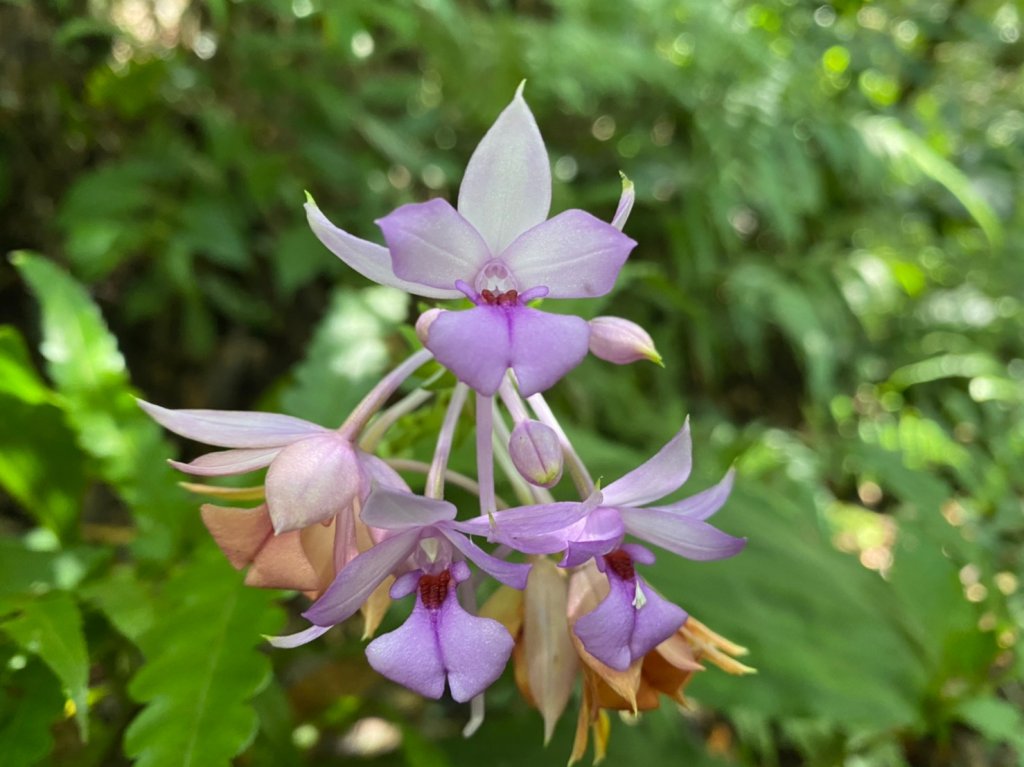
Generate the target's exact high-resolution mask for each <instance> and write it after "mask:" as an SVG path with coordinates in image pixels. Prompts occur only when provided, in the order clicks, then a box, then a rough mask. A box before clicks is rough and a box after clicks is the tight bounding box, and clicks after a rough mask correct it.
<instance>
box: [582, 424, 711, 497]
mask: <svg viewBox="0 0 1024 767" xmlns="http://www.w3.org/2000/svg"><path fill="white" fill-rule="evenodd" d="M692 463H693V454H692V445H691V442H690V421H689V419H687V421H686V423H685V424H683V428H682V429H680V430H679V433H678V434H676V436H674V437H673V438H672V439H671V440H669V441H668V443H667V444H666V445H665V446H664V447H663V448H662V449H661V450H659V451H658V453H657V455H655V456H654V457H653V458H651V459H649V460H648V461H647V462H646V463H644V464H642V465H641V466H639V467H638V468H636V469H633V471H631V472H629V474H627V475H626V476H624V477H622V478H621V479H618V480H616V481H615V482H612V483H611V484H610V485H608V487H606V488H604V490H602V491H601V494H602V495H603V496H604V503H605V505H606V506H640V505H642V504H645V503H650V502H651V501H656V500H658V499H659V498H664V497H665V496H666V495H668V494H669V493H674V492H675V491H676V490H678V489H679V488H680V487H682V485H683V483H684V482H686V480H687V479H688V478H689V476H690V468H691V466H692Z"/></svg>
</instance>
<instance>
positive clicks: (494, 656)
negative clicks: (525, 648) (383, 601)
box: [437, 589, 515, 703]
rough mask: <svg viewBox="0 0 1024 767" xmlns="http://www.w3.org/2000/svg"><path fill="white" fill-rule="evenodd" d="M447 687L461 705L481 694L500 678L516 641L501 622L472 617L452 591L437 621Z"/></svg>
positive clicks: (452, 590)
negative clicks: (446, 673) (446, 672)
mask: <svg viewBox="0 0 1024 767" xmlns="http://www.w3.org/2000/svg"><path fill="white" fill-rule="evenodd" d="M437 635H438V639H439V641H440V646H441V657H442V660H443V663H444V666H445V668H446V669H447V670H448V687H449V689H450V690H451V692H452V697H453V698H454V699H455V700H457V701H458V702H459V703H465V702H466V701H468V700H469V699H470V698H472V697H474V696H476V695H479V694H480V693H482V692H483V691H484V690H486V689H487V688H488V687H490V685H491V683H492V682H493V681H494V680H495V679H497V678H498V677H499V676H501V672H502V671H503V670H504V668H505V664H506V663H508V658H509V656H510V655H511V654H512V646H513V645H514V644H515V642H514V641H513V640H512V637H511V636H509V633H508V631H506V630H505V627H504V626H502V625H501V624H500V623H498V621H496V620H492V619H490V618H481V617H480V616H478V615H470V614H469V613H467V612H466V611H465V610H463V609H462V606H461V605H460V604H459V600H458V598H457V596H456V593H455V589H449V591H448V596H447V598H446V599H445V600H444V604H442V605H441V610H440V614H439V615H438V618H437Z"/></svg>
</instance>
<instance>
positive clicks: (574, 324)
mask: <svg viewBox="0 0 1024 767" xmlns="http://www.w3.org/2000/svg"><path fill="white" fill-rule="evenodd" d="M509 316H510V318H511V342H512V355H511V367H512V369H513V370H514V371H515V374H516V380H517V381H518V383H519V392H520V393H521V394H522V395H523V396H524V397H530V396H533V395H534V394H537V393H538V392H542V391H544V390H545V389H549V388H551V387H552V386H554V385H555V384H556V383H558V381H560V380H561V378H562V376H564V375H565V374H566V373H568V372H569V371H570V370H572V369H573V368H574V367H576V366H577V365H579V364H580V363H581V362H582V361H583V358H584V357H586V356H587V351H588V349H589V346H590V326H589V325H588V324H587V323H586V321H585V320H583V319H580V318H579V317H573V316H570V315H567V314H548V313H547V312H540V311H537V310H536V309H527V308H526V307H517V308H516V309H515V310H514V311H512V312H509ZM435 324H436V323H435ZM499 383H500V382H499Z"/></svg>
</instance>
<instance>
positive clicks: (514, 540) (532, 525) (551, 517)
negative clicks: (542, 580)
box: [452, 502, 593, 554]
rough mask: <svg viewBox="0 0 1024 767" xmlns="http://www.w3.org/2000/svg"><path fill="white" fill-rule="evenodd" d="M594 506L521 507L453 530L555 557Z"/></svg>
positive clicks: (530, 552) (517, 549)
mask: <svg viewBox="0 0 1024 767" xmlns="http://www.w3.org/2000/svg"><path fill="white" fill-rule="evenodd" d="M592 508H593V507H592V506H590V505H588V504H586V503H568V502H562V503H549V504H543V505H539V506H520V507H518V508H514V509H508V510H507V511H499V512H497V513H495V514H494V527H493V529H492V527H491V519H490V518H489V517H486V516H483V517H475V518H473V519H467V520H466V521H464V522H454V523H453V524H452V527H454V528H455V529H457V530H461V531H462V532H464V533H467V534H469V535H486V536H493V538H494V539H495V540H497V541H499V542H501V543H504V544H505V545H507V546H511V547H512V548H514V549H515V550H516V551H521V552H523V553H524V554H555V553H557V552H559V551H564V550H565V546H566V543H567V540H568V537H567V536H569V535H570V533H571V532H572V531H573V530H574V528H575V527H576V526H577V523H579V522H580V521H581V520H582V519H583V518H584V517H585V516H586V515H587V514H588V513H589V512H590V510H591V509H592Z"/></svg>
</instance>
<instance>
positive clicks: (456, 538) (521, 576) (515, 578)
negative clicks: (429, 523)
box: [436, 523, 530, 590]
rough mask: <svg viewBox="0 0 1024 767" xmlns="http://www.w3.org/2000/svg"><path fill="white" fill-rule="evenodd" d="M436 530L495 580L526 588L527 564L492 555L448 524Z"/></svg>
mask: <svg viewBox="0 0 1024 767" xmlns="http://www.w3.org/2000/svg"><path fill="white" fill-rule="evenodd" d="M436 530H437V531H438V532H439V533H441V534H442V535H443V536H444V537H445V538H447V539H448V540H449V541H451V544H452V545H453V546H454V547H455V548H457V549H458V550H459V551H461V552H462V555H463V556H464V557H466V559H468V560H470V561H471V562H473V564H475V565H476V566H477V567H479V568H480V569H481V570H483V571H484V572H485V573H487V574H488V575H490V576H491V577H492V578H494V579H495V580H499V581H501V582H502V583H504V584H505V585H506V586H511V587H512V588H514V589H520V590H522V589H524V588H526V578H527V576H528V575H529V574H530V566H529V565H524V564H518V563H515V562H506V561H505V560H504V559H498V558H497V557H492V556H491V555H490V554H488V553H487V552H486V551H484V550H483V549H481V548H480V547H479V546H477V545H476V544H475V543H473V542H472V541H471V540H469V538H467V537H466V536H464V535H463V534H462V533H460V532H458V531H457V530H455V529H453V527H452V526H451V525H450V524H445V523H441V524H439V525H437V526H436Z"/></svg>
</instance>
